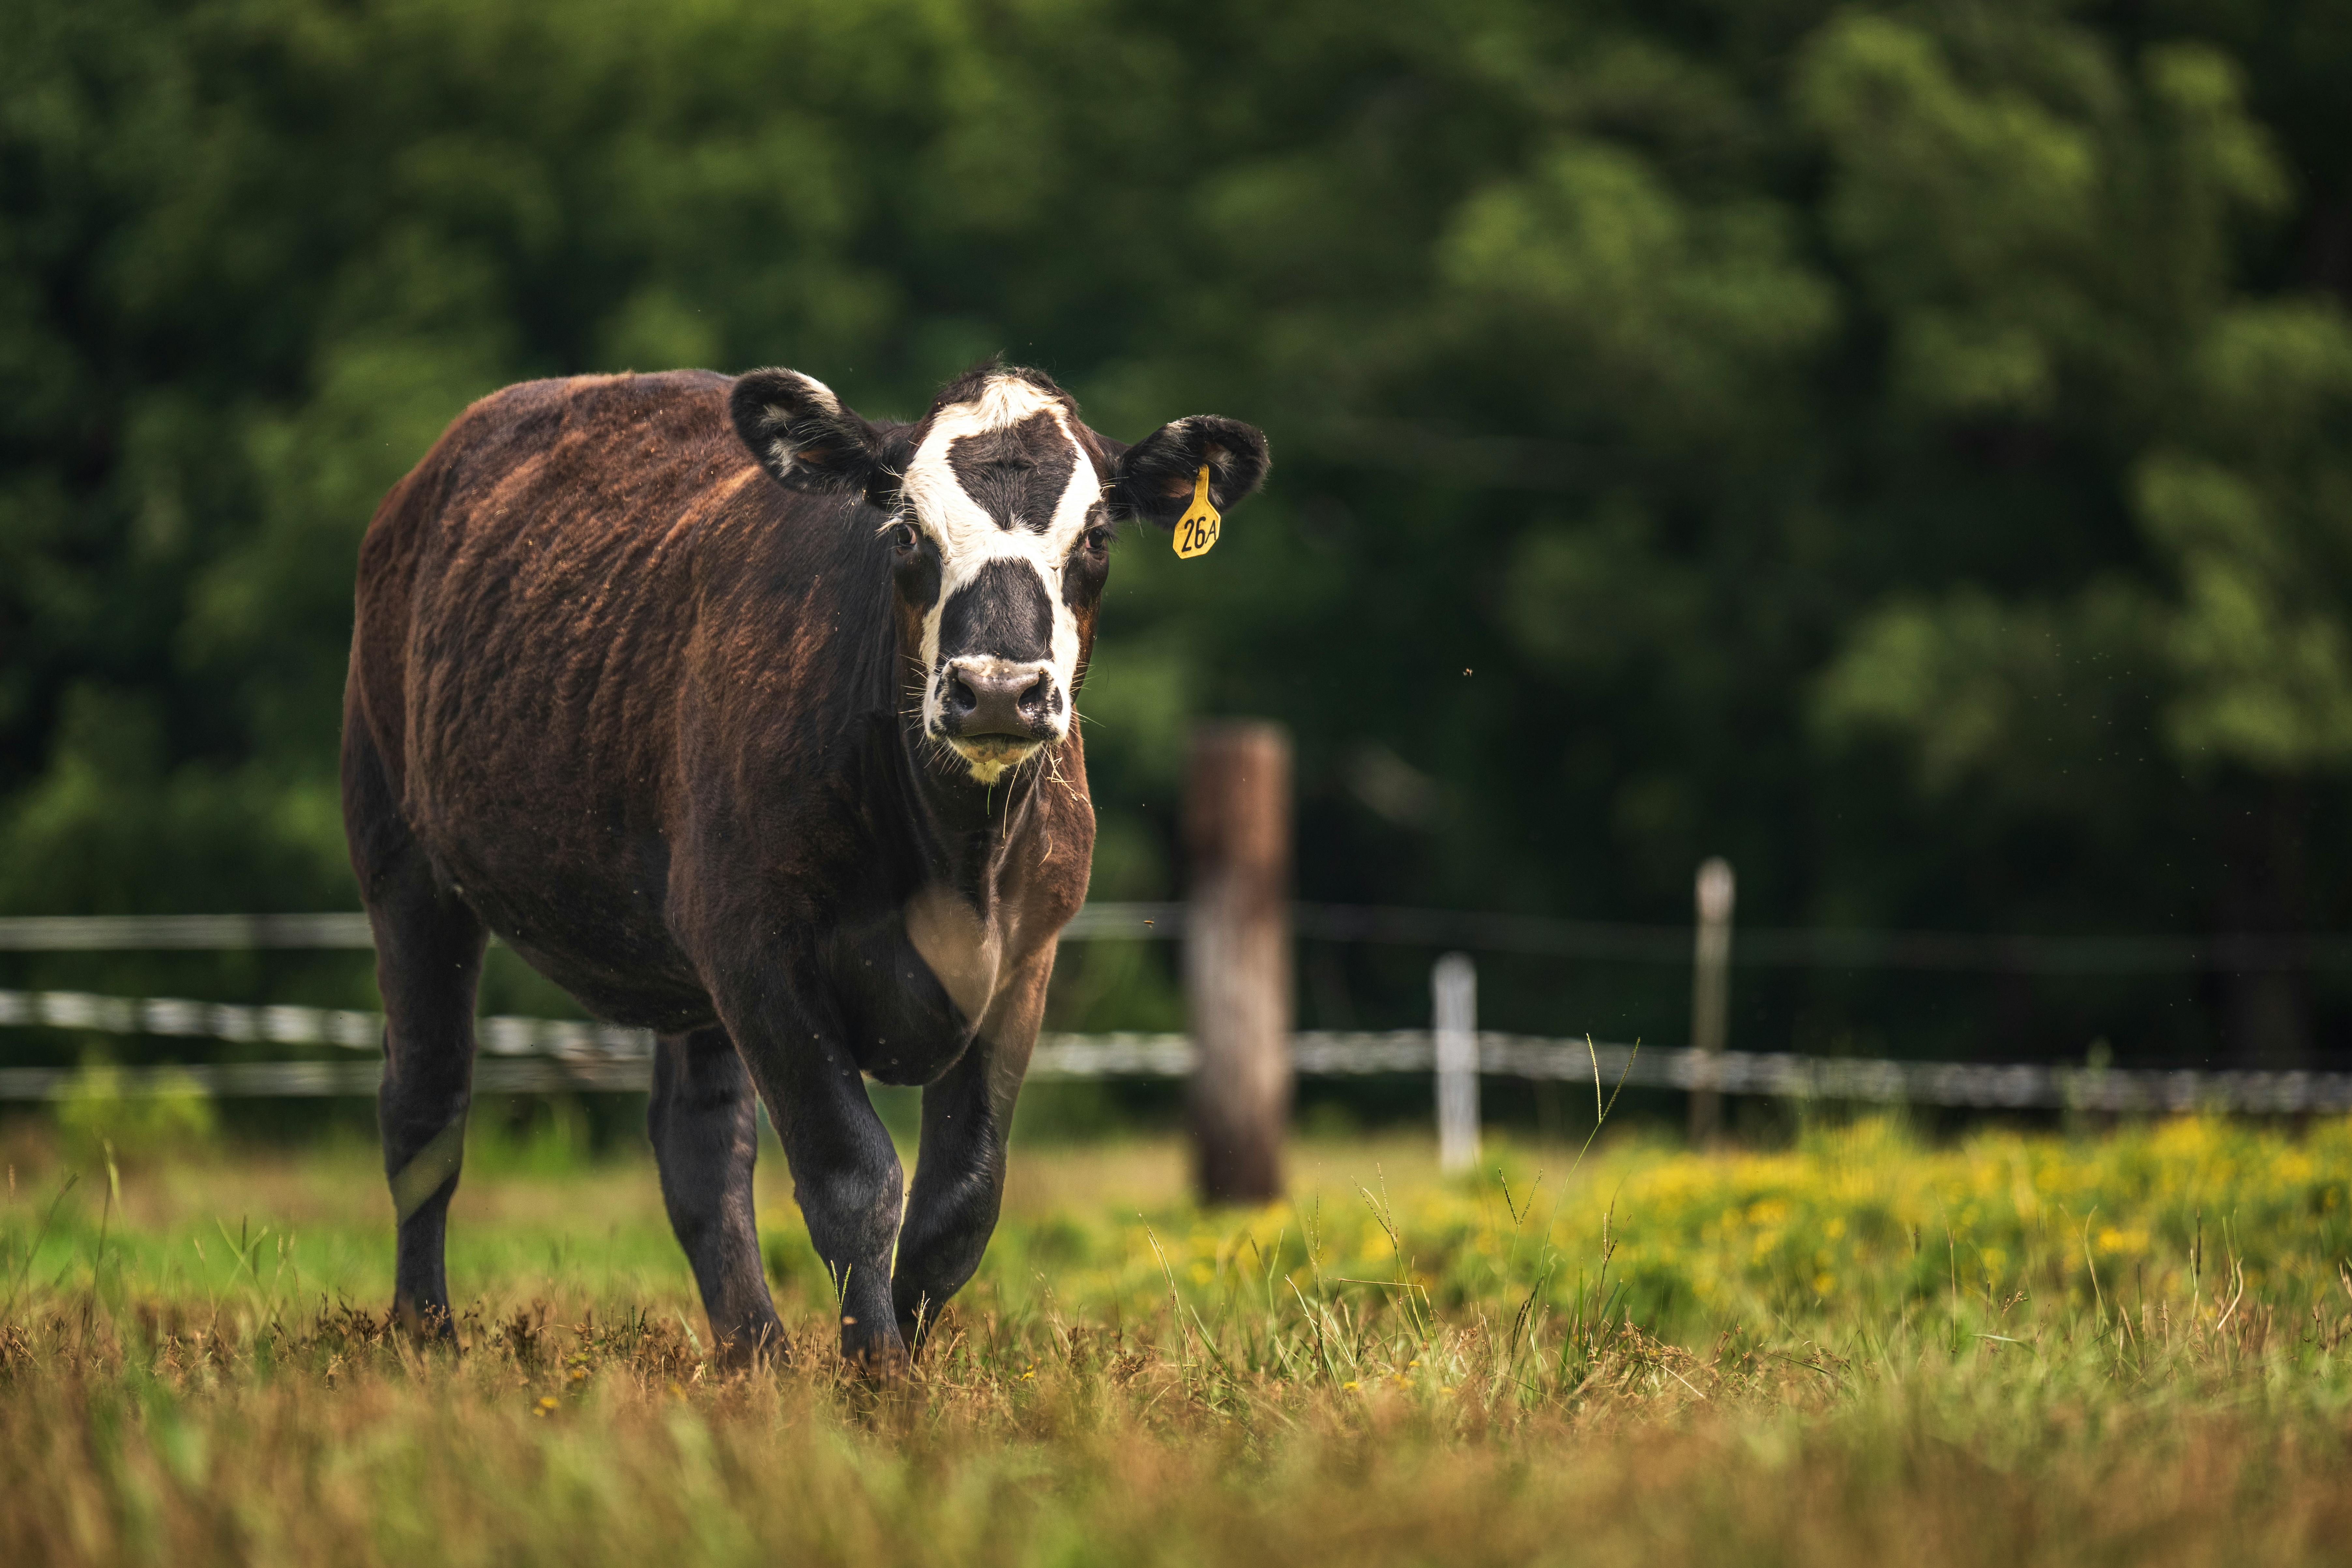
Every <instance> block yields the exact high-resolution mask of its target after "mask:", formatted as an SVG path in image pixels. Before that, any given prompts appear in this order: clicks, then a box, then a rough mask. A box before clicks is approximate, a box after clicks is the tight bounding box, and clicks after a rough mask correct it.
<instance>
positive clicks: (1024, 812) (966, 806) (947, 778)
mask: <svg viewBox="0 0 2352 1568" xmlns="http://www.w3.org/2000/svg"><path fill="white" fill-rule="evenodd" d="M897 752H898V765H899V767H900V769H901V770H902V776H903V777H904V779H905V781H906V795H907V798H908V806H909V812H908V815H909V816H911V817H912V819H913V821H912V824H911V826H913V827H914V830H915V831H914V833H913V836H912V837H913V839H914V849H915V854H916V858H917V859H918V861H919V872H920V875H921V878H922V879H923V881H924V882H925V884H926V885H927V886H931V887H944V888H948V889H952V890H953V891H955V892H956V893H957V894H958V895H960V896H961V898H962V899H964V900H966V901H967V902H969V903H970V904H971V906H972V908H973V910H975V911H976V912H977V913H979V914H980V915H981V916H982V919H984V920H987V921H990V922H991V923H994V921H995V920H996V919H997V917H998V914H999V910H998V908H997V906H998V904H999V902H1000V900H1002V899H1003V896H1004V894H1005V893H1006V891H1007V890H1008V889H1007V883H1008V881H1009V880H1010V879H1012V877H1017V876H1018V870H1017V861H1018V858H1019V857H1021V856H1022V855H1023V854H1024V853H1025V852H1026V851H1027V847H1028V840H1029V838H1030V837H1031V834H1030V828H1031V825H1032V824H1033V823H1034V820H1035V817H1036V815H1037V805H1038V799H1037V792H1038V785H1039V781H1040V779H1041V778H1043V777H1045V776H1048V775H1046V774H1045V773H1042V772H1041V770H1040V768H1039V765H1038V764H1036V763H1024V765H1022V766H1020V767H1017V768H1012V769H1008V770H1007V771H1006V773H1005V774H1004V776H1003V778H1001V779H999V780H998V781H997V782H996V783H995V784H991V785H985V786H983V785H982V784H976V783H974V782H972V780H971V779H970V778H968V777H956V776H951V775H949V774H947V773H945V772H944V771H943V770H942V769H941V768H940V765H939V764H938V763H936V762H935V761H933V760H932V752H931V747H930V745H929V742H926V741H925V740H924V739H923V737H922V735H921V733H920V731H911V730H909V729H908V726H906V725H904V724H901V725H900V726H899V735H898V747H897ZM1046 765H1047V766H1048V767H1050V765H1051V760H1050V759H1047V760H1046ZM1008 872H1011V873H1012V877H1008Z"/></svg>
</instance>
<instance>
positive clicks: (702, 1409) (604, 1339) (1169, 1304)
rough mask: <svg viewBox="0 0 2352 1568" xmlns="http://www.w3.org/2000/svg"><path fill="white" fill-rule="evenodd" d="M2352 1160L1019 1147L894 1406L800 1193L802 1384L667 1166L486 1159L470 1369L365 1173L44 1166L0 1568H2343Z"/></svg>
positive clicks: (2231, 1155) (10, 1297)
mask: <svg viewBox="0 0 2352 1568" xmlns="http://www.w3.org/2000/svg"><path fill="white" fill-rule="evenodd" d="M2346 1148H2347V1132H2346V1130H2345V1129H2343V1128H2341V1127H2334V1126H2323V1127H2315V1128H2313V1129H2310V1130H2307V1131H2305V1132H2304V1133H2302V1134H2301V1135H2290V1134H2287V1133H2284V1132H2280V1131H2263V1130H2259V1129H2252V1128H2247V1127H2242V1126H2231V1125H2227V1124H2220V1123H2183V1124H2173V1125H2168V1126H2163V1127H2157V1128H2151V1129H2140V1130H2130V1131H2125V1132H2122V1133H2119V1134H2116V1135H2115V1136H2111V1137H2107V1138H2103V1139H2074V1140H2069V1139H2059V1138H2018V1137H2011V1136H2004V1135H1987V1136H1985V1137H1982V1138H1978V1139H1973V1140H1970V1141H1968V1142H1964V1143H1962V1144H1959V1145H1957V1146H1953V1147H1950V1148H1943V1149H1935V1148H1927V1147H1922V1146H1919V1145H1917V1144H1916V1143H1913V1142H1908V1141H1906V1139H1904V1138H1903V1137H1902V1136H1901V1135H1900V1134H1899V1133H1898V1132H1896V1131H1893V1130H1891V1129H1889V1128H1886V1127H1884V1126H1864V1127H1860V1128H1853V1129H1845V1130H1841V1131H1833V1132H1826V1133H1823V1134H1822V1135H1820V1136H1819V1137H1817V1138H1814V1139H1812V1140H1810V1141H1808V1142H1806V1143H1805V1144H1803V1145H1801V1146H1800V1147H1799V1148H1797V1149H1794V1150H1791V1151H1789V1152H1783V1153H1778V1154H1770V1155H1743V1156H1729V1157H1723V1158H1715V1159H1695V1158H1692V1157H1690V1156H1686V1155H1681V1154H1677V1153H1675V1152H1671V1151H1668V1150H1665V1149H1663V1148H1659V1147H1654V1146H1648V1145H1643V1144H1640V1143H1638V1142H1636V1143H1628V1144H1626V1145H1623V1146H1621V1147H1618V1148H1614V1149H1603V1150H1601V1151H1600V1152H1596V1153H1595V1154H1594V1155H1593V1156H1592V1157H1591V1159H1590V1160H1588V1161H1586V1162H1585V1163H1583V1164H1582V1165H1580V1166H1576V1167H1575V1168H1574V1169H1573V1171H1572V1172H1571V1171H1570V1169H1569V1167H1570V1164H1571V1163H1572V1161H1571V1156H1570V1155H1569V1154H1566V1153H1549V1154H1548V1153H1545V1152H1540V1151H1526V1150H1521V1151H1509V1150H1505V1151H1501V1152H1499V1153H1498V1156H1497V1158H1496V1161H1495V1162H1493V1164H1494V1166H1495V1168H1494V1169H1492V1170H1490V1171H1489V1172H1487V1173H1485V1174H1483V1175H1482V1176H1481V1177H1480V1178H1479V1179H1478V1180H1475V1181H1449V1180H1444V1179H1441V1178H1439V1177H1438V1176H1437V1175H1436V1174H1435V1173H1434V1172H1433V1171H1431V1170H1430V1169H1429V1168H1428V1165H1427V1162H1426V1155H1425V1152H1422V1151H1420V1150H1419V1149H1417V1148H1416V1147H1413V1146H1410V1145H1405V1144H1390V1145H1385V1146H1370V1147H1366V1146H1352V1145H1332V1146H1327V1147H1320V1148H1309V1149H1307V1150H1305V1151H1303V1152H1302V1154H1301V1158H1300V1161H1299V1165H1300V1169H1301V1171H1302V1177H1301V1191H1300V1193H1299V1194H1298V1195H1297V1201H1296V1202H1295V1203H1293V1204H1291V1205H1283V1206H1280V1207H1277V1208H1274V1209H1269V1210H1266V1211H1264V1212H1259V1213H1217V1212H1206V1213H1204V1212H1200V1211H1196V1210H1193V1209H1192V1208H1190V1207H1189V1206H1188V1205H1185V1204H1184V1203H1183V1202H1182V1200H1181V1196H1180V1195H1179V1194H1178V1192H1177V1190H1176V1188H1175V1183H1176V1181H1177V1180H1178V1171H1179V1165H1178V1163H1177V1162H1176V1160H1175V1158H1174V1154H1173V1152H1172V1151H1171V1150H1168V1149H1166V1148H1164V1147H1150V1146H1147V1147H1142V1148H1136V1149H1117V1150H1110V1151H1101V1150H1096V1151H1079V1152H1066V1153H1060V1154H1056V1153H1054V1152H1044V1151H1028V1152H1024V1156H1023V1158H1024V1163H1025V1165H1026V1168H1027V1171H1028V1174H1027V1175H1026V1176H1025V1177H1024V1186H1023V1188H1022V1189H1021V1190H1019V1191H1018V1192H1016V1194H1015V1201H1014V1203H1013V1205H1011V1208H1010V1211H1009V1212H1008V1215H1007V1219H1006V1224H1005V1227H1004V1231H1003V1236H1002V1237H1001V1241H1000V1247H999V1248H998V1249H997V1250H996V1251H995V1252H993V1253H992V1258H991V1262H990V1268H989V1271H988V1272H987V1273H986V1274H985V1275H984V1276H983V1278H982V1280H981V1281H980V1282H979V1284H978V1285H977V1287H976V1288H975V1289H974V1290H973V1291H972V1292H971V1293H970V1294H969V1295H968V1296H967V1297H966V1298H965V1299H964V1300H962V1301H961V1302H959V1303H958V1305H957V1306H956V1307H955V1308H954V1309H952V1310H951V1312H950V1316H949V1318H948V1319H947V1321H945V1323H944V1325H943V1329H942V1332H941V1338H940V1342H938V1343H937V1345H936V1346H935V1348H934V1351H933V1353H932V1354H930V1355H929V1357H927V1359H926V1361H925V1362H924V1363H923V1364H922V1366H921V1367H920V1369H919V1372H918V1373H917V1374H916V1376H915V1378H914V1379H913V1381H912V1382H911V1383H910V1384H908V1386H906V1387H905V1388H903V1389H897V1390H877V1389H873V1388H869V1387H866V1386H865V1385H862V1384H857V1383H856V1382H854V1381H850V1380H848V1379H845V1378H844V1377H843V1376H842V1375H841V1374H840V1373H839V1372H838V1371H837V1370H836V1369H835V1366H834V1365H833V1361H832V1357H831V1355H830V1352H829V1349H828V1345H829V1342H830V1337H831V1336H830V1331H829V1324H828V1322H827V1317H826V1303H825V1302H824V1299H823V1296H822V1292H821V1291H820V1290H817V1289H814V1288H812V1286H811V1284H810V1281H809V1280H808V1279H807V1278H806V1276H805V1275H804V1273H803V1270H802V1266H801V1264H800V1263H799V1262H798V1261H797V1259H796V1257H795V1254H794V1252H793V1241H792V1237H793V1235H794V1229H793V1220H792V1216H791V1215H789V1211H788V1209H785V1208H783V1207H782V1205H779V1204H778V1203H777V1202H775V1201H774V1200H773V1199H771V1200H770V1203H769V1205H768V1213H769V1215H770V1218H771V1224H772V1226H774V1233H773V1234H772V1237H771V1238H770V1255H771V1262H772V1265H774V1266H775V1274H776V1279H777V1283H778V1286H779V1291H780V1296H781V1298H782V1300H783V1301H784V1303H785V1304H786V1307H787V1309H788V1310H789V1311H790V1313H791V1314H792V1316H793V1322H794V1328H795V1338H794V1342H793V1346H792V1351H793V1356H792V1364H791V1365H790V1366H788V1367H786V1368H783V1369H781V1370H772V1371H767V1372H763V1373H757V1374H753V1375H750V1376H744V1377H734V1378H725V1377H721V1376H719V1374H718V1373H715V1372H714V1371H713V1369H712V1368H711V1365H710V1363H709V1361H708V1359H707V1358H706V1356H705V1355H704V1353H703V1352H704V1349H705V1347H704V1346H703V1344H702V1343H701V1342H700V1341H699V1339H698V1333H699V1331H700V1329H701V1320H700V1318H699V1316H698V1314H697V1313H695V1312H694V1311H693V1310H691V1300H690V1295H689V1294H688V1290H687V1289H686V1288H685V1281H684V1274H683V1268H682V1267H676V1266H668V1265H665V1264H663V1263H661V1262H660V1261H658V1258H659V1253H658V1247H657V1244H658V1243H661V1242H663V1241H664V1240H666V1238H663V1237H660V1235H659V1230H658V1224H657V1221H658V1200H657V1198H656V1199H654V1200H652V1201H651V1205H650V1206H649V1207H648V1206H647V1205H646V1200H644V1199H642V1198H641V1197H638V1196H635V1195H634V1194H636V1193H637V1192H638V1189H639V1188H640V1187H641V1186H642V1185H643V1184H646V1183H647V1182H649V1179H650V1173H649V1172H647V1171H646V1170H644V1169H643V1168H642V1167H641V1166H639V1165H636V1164H635V1163H629V1164H625V1165H622V1166H619V1167H593V1168H586V1169H580V1170H574V1171H571V1172H568V1173H567V1172H546V1171H539V1172H531V1171H526V1170H523V1169H521V1167H520V1165H518V1166H513V1167H510V1170H511V1172H512V1173H508V1174H500V1173H499V1161H498V1160H497V1159H496V1158H489V1159H486V1160H484V1161H482V1162H480V1166H481V1168H480V1169H479V1170H478V1172H477V1173H474V1174H471V1175H469V1177H468V1182H469V1184H470V1185H471V1186H473V1187H474V1188H475V1189H476V1190H475V1191H474V1194H473V1196H472V1198H471V1200H470V1201H471V1202H472V1204H473V1205H475V1207H476V1209H477V1211H478V1212H477V1213H476V1214H475V1215H473V1216H472V1217H473V1221H474V1225H475V1228H476V1229H477V1231H478V1232H481V1233H482V1234H481V1235H479V1236H478V1238H477V1240H476V1241H475V1242H474V1243H472V1244H470V1245H471V1246H472V1247H474V1250H473V1251H472V1252H471V1253H469V1254H467V1255H465V1256H462V1257H460V1258H458V1259H457V1261H456V1264H455V1266H454V1272H455V1273H456V1275H457V1279H458V1282H459V1289H460V1290H461V1292H466V1291H470V1292H471V1293H472V1300H471V1302H470V1304H469V1305H468V1306H467V1309H466V1316H465V1321H464V1322H463V1324H462V1330H463V1337H464V1340H465V1342H466V1346H467V1348H466V1349H465V1351H464V1352H463V1353H461V1354H457V1355H447V1354H441V1353H428V1354H423V1355H420V1354H419V1353H417V1352H416V1351H415V1349H414V1348H413V1347H411V1346H409V1345H407V1344H405V1343H404V1342H402V1341H400V1340H398V1339H396V1338H393V1337H390V1336H388V1335H387V1334H386V1333H385V1331H384V1327H383V1322H382V1321H381V1320H380V1319H379V1318H378V1317H377V1316H376V1315H375V1314H374V1313H373V1310H371V1309H372V1308H373V1306H374V1305H376V1304H377V1303H376V1302H374V1301H373V1300H371V1299H369V1298H368V1296H367V1291H368V1290H369V1289H372V1288H373V1285H374V1283H375V1281H376V1277H375V1276H374V1275H373V1274H371V1273H370V1270H371V1269H372V1268H376V1267H378V1266H377V1265H375V1264H373V1263H371V1262H370V1261H368V1259H369V1258H371V1257H372V1253H371V1252H370V1250H369V1246H368V1243H369V1240H370V1239H371V1233H373V1243H374V1246H375V1247H377V1248H380V1247H381V1246H382V1242H383V1236H382V1232H381V1228H380V1222H377V1221H371V1220H370V1218H369V1215H370V1214H371V1213H372V1212H373V1207H374V1206H375V1205H380V1203H381V1199H380V1197H378V1196H376V1195H375V1194H373V1193H372V1192H370V1191H369V1190H368V1188H369V1187H370V1186H371V1185H372V1183H373V1176H372V1173H369V1172H368V1171H367V1170H366V1168H365V1164H364V1161H363V1160H362V1159H356V1158H350V1157H346V1156H342V1155H333V1154H328V1155H311V1156H304V1157H289V1156H276V1157H263V1158H252V1159H247V1160H241V1161H229V1160H222V1159H215V1160H212V1161H209V1162H205V1161H189V1162H183V1163H178V1164H173V1165H169V1166H162V1167H152V1168H148V1169H143V1170H141V1169H133V1170H131V1171H128V1172H123V1171H121V1170H118V1171H117V1173H116V1178H117V1179H116V1180H115V1181H114V1182H112V1183H110V1182H109V1181H108V1179H107V1174H106V1173H105V1171H104V1170H103V1169H102V1162H100V1166H101V1168H99V1169H96V1170H92V1169H91V1168H90V1167H89V1162H88V1161H87V1160H86V1159H83V1160H81V1163H82V1165H83V1175H84V1179H83V1180H82V1181H81V1182H80V1183H79V1184H76V1185H75V1187H74V1188H73V1189H72V1190H71V1192H70V1193H68V1195H67V1196H66V1197H65V1199H64V1200H63V1201H58V1200H57V1199H56V1193H57V1191H58V1187H59V1186H60V1185H61V1184H63V1182H64V1181H65V1179H66V1177H67V1175H68V1170H67V1168H66V1167H67V1166H68V1165H69V1164H71V1163H74V1161H73V1160H71V1159H59V1158H54V1157H47V1156H44V1157H43V1158H42V1159H37V1160H35V1159H28V1161H27V1163H26V1169H24V1170H21V1171H18V1172H16V1176H17V1185H16V1193H15V1195H14V1196H13V1197H12V1199H11V1201H10V1204H9V1206H8V1208H7V1209H6V1211H5V1226H0V1266H5V1279H0V1309H5V1310H0V1562H6V1563H18V1562H23V1563H118V1562H163V1563H213V1562H223V1563H226V1562H238V1563H248V1562H299V1563H345V1562H351V1563H373V1562H383V1563H415V1562H417V1561H456V1562H474V1561H480V1562H484V1563H490V1562H498V1563H515V1562H524V1563H531V1562H541V1561H545V1562H561V1563H564V1564H566V1565H567V1568H587V1565H588V1564H593V1563H606V1562H614V1563H631V1564H633V1565H642V1564H645V1563H671V1562H732V1561H739V1560H740V1561H746V1562H749V1561H761V1562H771V1561H779V1560H781V1561H789V1562H814V1563H833V1562H839V1563H859V1564H866V1563H898V1562H906V1563H1096V1562H1104V1563H1123V1562H1135V1563H1202V1562H1221V1563H1222V1562H1234V1563H1258V1562H1265V1563H1300V1562H1324V1561H1332V1562H1339V1561H1345V1562H1350V1563H1488V1562H1493V1563H1506V1562H1507V1563H1529V1562H1560V1563H1614V1562H1625V1563H1683V1562H1722V1561H1804V1562H1809V1563H1846V1562H1871V1563H1883V1562H1890V1561H1905V1562H1919V1563H1996V1562H1998V1563H2019V1562H2028V1563H2042V1562H2048V1563H2062V1562H2063V1563H2084V1562H2103V1561H2113V1562H2118V1563H2121V1562H2130V1563H2218V1562H2231V1563H2241V1562H2250V1561H2252V1562H2265V1563H2272V1562H2275V1563H2296V1562H2322V1561H2340V1560H2342V1559H2343V1558H2344V1557H2345V1556H2346V1555H2347V1551H2352V1467H2347V1459H2348V1458H2352V1453H2348V1452H2347V1449H2348V1448H2352V1442H2348V1441H2347V1439H2352V1374H2347V1361H2352V1353H2347V1339H2352V1275H2347V1273H2346V1271H2345V1269H2346V1264H2347V1258H2346V1256H2345V1253H2346V1245H2345V1244H2346V1239H2347V1237H2346V1231H2345V1228H2344V1226H2345V1224H2346V1220H2345V1205H2344V1198H2343V1194H2344V1193H2345V1190H2346V1183H2347V1175H2348V1174H2352V1161H2347V1159H2346V1158H2345V1150H2346ZM76 1158H79V1156H77V1157H76ZM566 1194H569V1198H570V1202H571V1204H572V1207H571V1208H570V1209H568V1210H567V1209H566V1207H565V1197H566ZM207 1211H210V1212H207ZM2176 1211H2178V1212H2176ZM232 1216H234V1217H232ZM240 1221H241V1222H242V1224H240ZM2176 1222H2177V1223H2176ZM280 1226H283V1227H284V1228H282V1229H281V1228H279V1227H280ZM344 1226H349V1227H351V1228H350V1229H349V1231H348V1234H347V1233H346V1231H345V1229H343V1228H341V1227H344ZM1915 1232H1916V1233H1917V1234H1915ZM2176 1232H2178V1234H2177V1235H2176ZM460 1234H461V1235H462V1234H463V1232H462V1230H461V1233H460ZM600 1241H601V1246H600V1245H599V1243H600ZM1971 1249H1973V1250H1971ZM1995 1252H1998V1253H2000V1258H1999V1259H1998V1260H1997V1261H1990V1262H1989V1261H1988V1258H1987V1256H1986V1255H1988V1254H1990V1253H1995ZM665 1268H670V1269H671V1271H670V1272H665ZM1825 1276H1826V1277H1827V1279H1828V1282H1827V1284H1826V1285H1824V1284H1823V1279H1824V1277H1825ZM1703 1283H1704V1284H1706V1285H1707V1286H1708V1289H1706V1290H1702V1289H1701V1288H1700V1287H1701V1285H1702V1284H1703Z"/></svg>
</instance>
